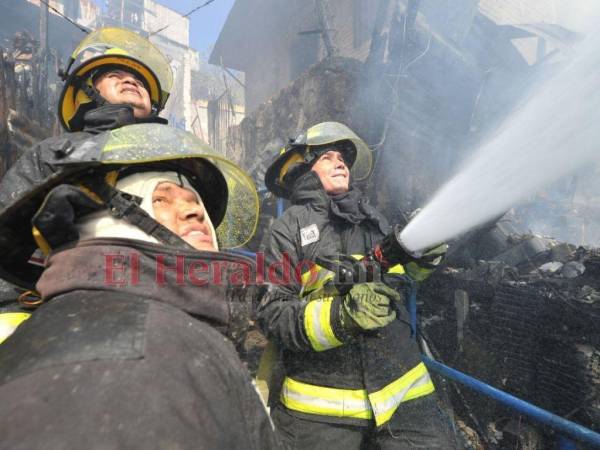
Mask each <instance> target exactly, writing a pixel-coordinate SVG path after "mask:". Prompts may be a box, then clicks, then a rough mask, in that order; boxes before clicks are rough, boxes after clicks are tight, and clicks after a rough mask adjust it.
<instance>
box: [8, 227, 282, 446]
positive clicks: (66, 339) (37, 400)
mask: <svg viewBox="0 0 600 450" xmlns="http://www.w3.org/2000/svg"><path fill="white" fill-rule="evenodd" d="M217 263H218V264H217ZM239 264H241V265H245V264H252V262H251V261H249V260H246V259H244V258H241V257H239V256H235V255H233V254H229V253H225V252H212V253H211V252H194V251H185V250H178V249H174V248H169V247H167V246H164V245H158V244H150V243H143V242H139V241H131V240H125V239H93V240H89V241H83V242H81V243H79V244H77V245H75V246H71V247H65V248H63V249H61V250H60V251H56V252H55V253H53V254H51V256H50V257H49V260H48V262H47V267H46V270H45V271H44V273H43V274H42V277H41V278H40V280H39V282H38V284H37V288H38V290H39V291H40V293H41V294H42V296H43V298H44V299H45V303H44V304H43V305H42V306H40V307H39V308H38V309H37V310H36V311H35V312H34V313H33V314H32V316H31V317H30V318H29V319H28V320H26V321H25V322H23V323H22V324H21V325H20V326H19V328H17V330H16V331H15V332H14V334H13V335H12V336H10V337H9V338H8V339H7V340H6V341H5V342H4V343H3V344H2V345H0V403H1V404H2V407H1V408H0V436H2V438H1V439H0V448H2V449H32V448H45V449H75V448H81V449H83V448H85V449H107V448H111V449H116V448H127V449H148V448H152V449H173V448H177V449H197V448H201V449H255V450H262V449H272V448H279V444H278V440H277V438H276V437H275V435H274V432H273V429H272V426H271V423H270V419H269V417H268V415H267V412H266V409H265V408H264V406H263V405H262V403H261V401H260V399H259V397H258V394H257V393H256V391H255V389H254V387H253V386H252V382H251V379H250V376H249V374H248V373H247V371H246V369H245V368H244V367H243V366H242V363H241V362H240V360H239V359H238V356H237V354H236V352H235V349H234V347H233V345H232V344H231V342H230V341H229V340H228V339H226V338H225V336H224V335H223V334H221V333H220V332H219V331H217V329H219V330H221V331H224V332H225V331H227V330H231V329H232V328H234V329H235V328H237V327H236V322H239V321H240V320H243V321H245V322H246V323H247V311H248V308H245V307H243V305H239V304H238V303H244V301H245V300H244V296H243V295H242V294H244V293H245V292H247V289H246V287H245V286H244V283H242V282H241V280H240V279H239V278H238V279H237V281H236V282H237V283H238V284H236V285H233V284H230V283H228V280H229V279H230V278H229V275H230V273H231V271H232V270H236V267H237V265H239ZM217 266H218V268H217ZM212 270H219V271H220V272H219V274H220V275H219V280H220V281H219V283H214V282H212V281H214V279H215V278H214V277H213V274H212V272H211V271H212ZM215 277H216V275H215ZM244 311H246V314H244Z"/></svg>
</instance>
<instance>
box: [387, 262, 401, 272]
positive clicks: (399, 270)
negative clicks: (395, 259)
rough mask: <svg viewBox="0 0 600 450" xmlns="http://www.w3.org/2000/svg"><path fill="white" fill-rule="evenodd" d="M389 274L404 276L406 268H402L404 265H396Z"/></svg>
mask: <svg viewBox="0 0 600 450" xmlns="http://www.w3.org/2000/svg"><path fill="white" fill-rule="evenodd" d="M387 273H394V274H397V275H403V274H404V267H403V266H402V264H396V265H395V266H392V267H390V269H389V270H388V271H387Z"/></svg>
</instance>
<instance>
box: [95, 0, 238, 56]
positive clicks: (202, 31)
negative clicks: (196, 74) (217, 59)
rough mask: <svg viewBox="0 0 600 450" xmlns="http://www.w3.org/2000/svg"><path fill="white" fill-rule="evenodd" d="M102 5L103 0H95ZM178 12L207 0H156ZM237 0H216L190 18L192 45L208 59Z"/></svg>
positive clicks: (183, 12)
mask: <svg viewBox="0 0 600 450" xmlns="http://www.w3.org/2000/svg"><path fill="white" fill-rule="evenodd" d="M94 1H95V2H96V3H97V4H98V5H100V7H102V4H103V3H104V1H103V0H94ZM155 1H156V2H157V3H159V4H161V5H164V6H166V7H168V8H170V9H172V10H174V11H177V12H178V13H181V14H182V15H183V14H187V13H188V12H190V11H191V10H192V9H194V8H196V7H197V6H200V5H202V4H204V3H206V0H155ZM234 2H235V0H214V1H213V2H212V3H210V4H209V5H207V6H205V7H204V8H201V9H199V10H197V11H196V12H194V13H193V14H192V15H190V16H189V17H188V18H189V20H190V47H192V48H193V49H195V50H198V51H199V52H200V53H201V54H202V55H203V57H204V59H208V56H209V53H210V50H211V48H212V46H213V45H214V43H215V41H216V40H217V38H218V37H219V32H220V31H221V28H222V27H223V24H224V23H225V19H227V14H229V10H230V9H231V7H232V6H233V3H234Z"/></svg>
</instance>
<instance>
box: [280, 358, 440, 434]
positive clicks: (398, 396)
mask: <svg viewBox="0 0 600 450" xmlns="http://www.w3.org/2000/svg"><path fill="white" fill-rule="evenodd" d="M434 391H435V387H434V386H433V383H432V382H431V378H430V377H429V373H428V372H427V368H426V367H425V365H424V364H423V363H420V364H418V365H417V366H415V367H414V368H413V369H411V370H410V371H409V372H407V373H406V374H404V375H403V376H401V377H400V378H398V379H397V380H396V381H394V382H392V383H390V384H388V385H387V386H386V387H384V388H383V389H381V390H380V391H377V392H374V393H372V394H370V395H369V394H367V391H366V390H364V389H357V390H352V389H336V388H330V387H323V386H316V385H312V384H307V383H302V382H299V381H296V380H293V379H291V378H286V379H285V381H284V383H283V388H282V391H281V402H282V403H283V404H284V405H285V406H286V407H287V408H289V409H291V410H294V411H299V412H303V413H307V414H317V415H324V416H334V417H353V418H358V419H371V418H372V417H373V412H374V413H375V424H376V425H377V426H381V425H383V424H384V423H386V422H387V421H388V420H390V418H391V417H392V415H393V414H394V412H395V411H396V409H397V408H398V405H400V403H402V402H405V401H408V400H413V399H416V398H419V397H423V396H425V395H428V394H431V393H432V392H434Z"/></svg>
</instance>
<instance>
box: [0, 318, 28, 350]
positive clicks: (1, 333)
mask: <svg viewBox="0 0 600 450" xmlns="http://www.w3.org/2000/svg"><path fill="white" fill-rule="evenodd" d="M29 316H31V314H29V313H24V312H6V313H0V344H2V343H3V342H4V341H5V340H6V339H7V338H8V337H9V336H10V335H11V334H13V333H14V332H15V330H16V329H17V327H18V326H19V325H21V323H22V322H24V321H25V320H27V319H29Z"/></svg>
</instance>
